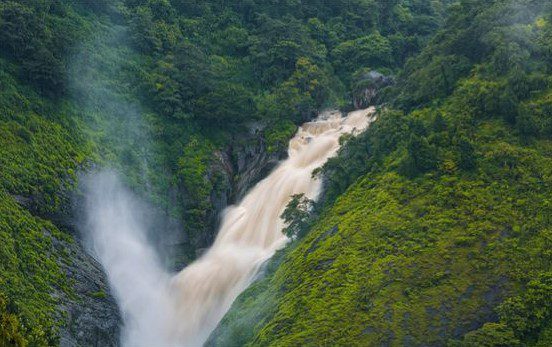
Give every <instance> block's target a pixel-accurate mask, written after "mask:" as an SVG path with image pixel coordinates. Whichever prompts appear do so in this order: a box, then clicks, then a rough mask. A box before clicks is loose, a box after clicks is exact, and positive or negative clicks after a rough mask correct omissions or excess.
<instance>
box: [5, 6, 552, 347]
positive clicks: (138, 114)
mask: <svg viewBox="0 0 552 347" xmlns="http://www.w3.org/2000/svg"><path fill="white" fill-rule="evenodd" d="M551 83H552V5H551V4H550V3H549V2H548V1H545V0H486V1H477V0H458V1H455V0H332V1H322V0H309V1H294V0H271V1H262V0H240V1H225V0H208V1H201V2H200V1H197V2H196V1H177V0H174V1H173V0H120V1H108V0H95V1H79V0H71V1H61V0H41V1H26V0H20V1H19V0H7V1H2V2H1V3H0V129H1V134H0V345H17V346H27V345H30V346H35V345H36V346H49V345H59V344H60V343H62V344H63V343H68V342H67V341H70V342H71V343H73V344H75V345H107V344H110V343H111V342H112V341H117V337H116V336H112V337H111V338H112V339H111V340H110V339H109V338H106V337H105V336H107V335H110V334H113V333H114V332H113V331H111V330H107V328H106V327H105V326H103V325H102V324H101V322H100V323H98V322H96V321H94V320H93V319H92V320H89V321H86V322H93V324H92V325H91V326H88V327H87V329H90V332H88V333H86V334H84V335H83V334H82V333H81V334H79V331H78V330H79V329H80V328H82V325H79V324H84V323H82V322H81V321H79V319H77V318H78V317H77V313H75V312H76V311H75V309H74V308H73V307H78V306H83V307H89V306H87V305H89V303H91V304H90V305H104V304H106V305H107V304H108V303H110V302H111V305H113V303H112V300H111V299H110V296H111V295H110V293H109V288H108V286H107V285H106V283H105V281H103V280H102V281H99V280H98V281H96V282H94V283H95V284H94V286H95V287H93V288H88V287H85V288H84V289H83V285H81V284H82V283H83V281H84V280H83V279H82V277H86V276H79V269H81V268H82V267H84V266H85V265H82V264H85V263H86V264H89V263H93V260H91V259H89V258H90V256H88V255H86V252H84V251H83V250H82V247H81V246H80V242H79V238H80V235H79V233H78V230H77V228H76V226H75V223H77V221H76V219H75V218H74V215H75V214H78V210H79V196H80V189H79V178H80V175H81V174H82V173H83V172H86V171H89V170H93V169H94V168H95V167H98V166H104V165H109V166H113V168H114V169H115V170H118V171H121V172H123V173H124V178H125V180H126V183H127V184H128V185H129V186H130V187H132V189H133V190H134V191H135V192H136V193H137V194H139V195H140V196H141V197H143V198H144V199H145V200H147V201H148V203H150V204H151V205H152V206H155V209H156V210H158V212H159V214H161V215H162V216H163V217H164V218H167V219H171V220H173V221H174V223H175V224H177V225H178V227H176V229H177V230H176V232H177V233H179V234H182V235H185V237H183V241H181V242H178V243H177V244H174V245H171V250H170V252H169V251H167V254H169V256H168V257H167V259H166V261H167V263H168V265H167V266H168V267H171V268H178V267H182V266H183V265H186V264H188V263H190V262H191V261H192V260H194V259H195V258H196V257H197V256H198V255H199V254H200V253H199V251H198V250H200V249H203V248H205V247H208V246H209V245H210V243H211V242H212V240H213V237H214V233H215V232H216V227H217V218H218V215H219V214H220V213H221V211H222V209H223V208H224V207H225V206H226V205H228V204H231V203H233V202H236V201H237V200H239V199H240V198H241V197H242V196H243V191H244V190H246V189H247V188H249V187H250V186H251V185H252V184H254V183H255V181H256V180H258V179H260V178H261V177H260V176H262V175H263V174H266V170H269V169H270V165H269V163H268V162H275V161H277V160H278V159H282V158H283V157H285V155H286V153H285V150H286V147H287V142H288V140H289V139H290V137H291V136H293V134H294V133H295V131H296V129H297V126H298V125H300V124H301V123H303V122H305V121H308V120H310V119H312V118H313V117H315V116H316V115H317V114H318V113H319V112H321V111H323V110H325V109H330V108H338V109H341V110H343V111H349V110H352V109H355V108H363V107H367V106H370V105H377V106H378V109H377V120H376V121H375V122H374V123H373V124H372V125H371V126H370V127H369V128H368V130H367V131H366V132H364V133H363V134H361V135H360V136H358V137H356V138H352V137H344V138H343V139H342V142H343V147H342V149H341V150H340V152H339V155H338V156H336V157H335V158H332V159H330V161H329V162H328V163H327V164H326V165H324V167H322V168H321V169H320V170H317V171H316V172H315V173H314V174H315V175H319V177H320V178H321V179H322V180H323V181H324V193H323V196H322V198H321V199H320V200H319V201H318V202H316V203H314V204H311V203H310V202H309V201H301V197H295V198H294V199H293V200H292V202H291V204H290V205H289V207H288V209H286V212H285V213H284V216H283V217H284V218H285V220H286V222H287V223H288V224H289V225H288V227H287V228H286V230H285V232H286V233H287V234H288V235H289V236H290V239H291V241H290V243H289V244H288V245H287V246H286V247H285V248H284V249H282V250H280V251H279V252H278V253H277V254H276V255H275V257H274V258H273V259H272V260H271V261H269V262H268V263H267V264H266V266H265V268H264V270H263V271H262V275H261V276H260V278H259V279H258V280H257V281H256V282H255V283H253V284H252V286H251V287H250V288H249V289H248V290H246V291H245V292H244V293H243V294H242V295H241V296H240V297H239V298H238V300H237V301H236V302H235V304H234V305H233V307H232V309H231V310H230V312H229V313H228V314H227V315H226V317H225V318H224V320H223V321H222V323H221V324H220V325H219V327H218V328H217V329H216V330H215V331H214V333H213V334H212V335H211V338H210V339H209V341H208V345H214V346H236V345H251V346H268V345H281V346H297V345H342V346H352V345H358V346H383V345H394V346H395V345H404V346H415V345H432V346H443V345H450V346H524V345H527V346H549V345H551V344H552V300H550V298H551V297H552V253H551V249H552V217H551V216H552V201H551V199H552V189H551V188H552V186H551V185H552V182H551V178H552V84H551ZM245 153H247V154H245ZM251 153H252V154H251ZM253 157H254V158H257V157H259V158H262V160H261V159H259V160H257V159H255V160H257V161H255V160H253V159H252V158H253ZM248 160H249V161H254V162H255V163H253V164H251V165H257V164H258V163H259V162H262V163H263V167H259V168H252V167H251V166H248V165H250V164H248V163H245V164H244V163H243V162H244V161H245V162H247V161H248ZM259 165H260V164H259ZM257 169H258V170H257ZM251 172H254V173H255V174H251ZM311 206H312V207H311ZM75 211H76V212H75ZM163 237H164V235H163V234H160V235H158V238H159V239H160V240H161V239H163ZM159 243H160V245H161V246H160V247H162V246H163V242H162V240H161V241H159ZM86 266H87V267H88V265H86ZM98 276H100V275H98ZM90 307H94V306H90ZM87 314H89V315H92V316H94V310H90V311H89V312H88V313H87ZM118 319H119V318H116V319H115V324H118V321H117V320H118ZM99 320H100V321H101V319H99ZM79 322H81V323H79ZM83 322H84V321H83ZM94 324H95V325H94ZM89 325H90V324H89ZM96 335H97V336H100V335H101V336H103V337H101V338H99V337H97V336H96ZM104 335H105V336H104ZM110 341H111V342H110Z"/></svg>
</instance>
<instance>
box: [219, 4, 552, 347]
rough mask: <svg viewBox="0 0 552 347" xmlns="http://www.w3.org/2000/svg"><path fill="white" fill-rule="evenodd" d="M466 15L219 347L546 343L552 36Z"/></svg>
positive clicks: (333, 172) (364, 143)
mask: <svg viewBox="0 0 552 347" xmlns="http://www.w3.org/2000/svg"><path fill="white" fill-rule="evenodd" d="M550 11H551V9H550V5H549V4H548V3H547V2H545V1H522V2H520V1H506V0H496V1H489V2H479V1H468V0H466V1H461V2H460V3H458V4H453V5H452V6H451V8H450V14H449V17H448V19H447V20H446V22H445V23H444V26H443V29H442V30H440V31H439V32H438V33H437V34H436V35H435V37H434V38H433V39H432V40H431V42H430V43H429V44H428V46H427V47H426V48H424V50H423V51H422V52H421V54H420V55H418V56H417V57H415V58H414V59H411V60H409V61H408V62H407V64H406V67H405V69H404V71H403V72H402V73H401V75H400V78H399V82H398V85H397V86H396V87H394V88H390V89H388V91H387V93H386V95H387V101H388V104H387V106H385V107H383V108H381V109H380V111H379V115H378V120H377V121H376V122H375V123H374V124H373V125H372V126H371V128H370V129H369V130H368V131H367V132H366V133H365V134H364V135H363V136H361V137H360V138H358V139H352V140H349V141H348V143H347V145H346V146H345V148H344V149H343V150H342V151H341V155H340V156H339V157H338V158H336V159H334V160H332V161H331V162H330V163H328V164H327V165H326V167H325V168H324V170H323V172H324V173H325V174H326V177H327V184H326V187H327V190H326V195H325V199H324V200H323V202H322V203H321V206H318V208H317V211H316V214H317V215H318V216H316V215H315V216H312V217H311V218H310V219H311V220H312V221H311V222H310V223H311V224H310V227H309V230H308V233H307V235H306V236H305V237H303V238H300V239H298V240H295V241H293V242H292V243H291V244H290V245H289V246H288V247H287V248H286V249H284V250H283V251H282V252H281V253H280V254H279V255H277V256H276V257H275V260H273V262H272V263H271V264H269V265H268V267H267V271H266V272H265V274H264V278H262V279H260V280H259V281H257V282H256V283H255V284H253V285H252V286H251V287H250V288H249V289H248V290H247V291H246V292H244V293H243V294H242V295H241V296H240V298H238V300H237V302H236V303H235V304H234V306H233V308H232V310H231V311H230V312H229V313H228V314H227V316H226V317H225V319H224V320H223V322H222V324H221V325H220V326H219V328H218V329H217V330H216V331H215V332H214V333H213V335H212V336H211V339H210V343H211V344H212V345H217V346H232V345H236V344H247V345H255V346H257V345H259V346H268V345H271V346H272V345H274V346H295V345H343V346H353V345H358V346H372V345H374V346H380V345H394V346H396V345H408V346H411V345H434V346H442V345H451V346H456V345H459V346H516V345H531V346H532V345H535V346H548V345H550V344H551V343H552V325H551V324H552V323H551V322H552V305H551V301H550V297H551V296H552V272H551V271H552V258H551V253H550V249H551V246H552V244H551V234H550V231H551V223H552V219H551V218H550V216H552V209H551V208H552V205H551V202H550V197H551V196H552V186H551V184H552V182H551V174H552V156H551V154H552V151H551V150H552V142H551V140H550V139H551V135H552V132H551V131H552V127H551V125H552V104H551V100H552V99H551V95H552V94H551V93H552V89H551V84H550V83H551V82H552V80H551V77H550V76H551V75H550V73H551V71H552V70H551V69H552V61H551V60H550V57H551V56H552V55H551V47H552V46H551V44H552V36H551V34H552V25H551V20H552V17H551V12H550Z"/></svg>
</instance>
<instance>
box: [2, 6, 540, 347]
mask: <svg viewBox="0 0 552 347" xmlns="http://www.w3.org/2000/svg"><path fill="white" fill-rule="evenodd" d="M441 13H443V8H442V6H441V4H440V3H439V2H434V1H433V2H432V1H425V0H415V1H402V0H400V1H394V2H392V3H391V2H388V1H385V2H381V1H364V0H355V1H331V2H327V1H311V2H309V3H307V4H299V3H297V2H289V1H280V2H271V3H267V2H265V1H245V2H239V3H238V2H236V3H233V2H230V3H228V2H221V1H218V0H213V1H202V2H198V3H196V2H190V1H184V2H181V1H168V0H124V1H123V0H121V1H105V0H99V1H57V0H46V1H34V2H33V1H23V0H9V1H2V2H1V3H0V42H2V45H1V47H0V85H1V88H0V134H1V136H0V167H1V170H0V211H2V213H0V237H1V239H2V247H0V258H1V259H2V262H1V264H0V283H1V288H2V289H1V292H2V293H0V294H2V295H4V296H5V299H2V302H1V305H0V318H1V322H2V325H1V327H2V328H1V330H0V331H1V335H0V336H1V338H2V340H1V343H2V344H18V345H25V344H29V345H52V344H56V343H57V338H58V336H57V335H58V334H57V331H58V329H59V327H61V326H63V324H64V319H65V318H64V316H63V314H62V313H61V312H58V309H57V307H58V304H59V300H60V298H59V295H58V294H59V292H63V293H64V294H63V295H72V289H71V284H70V283H71V279H69V278H66V275H65V274H64V273H63V271H62V270H61V268H60V264H61V263H62V262H64V261H69V262H70V261H71V260H70V259H67V256H66V254H65V253H64V250H63V247H62V246H59V245H60V244H63V242H73V241H72V237H71V236H70V230H66V229H67V227H68V225H69V224H70V223H69V218H70V215H71V213H72V211H71V196H72V195H73V193H74V191H75V189H76V187H77V183H78V182H77V180H78V173H79V172H81V171H85V170H88V169H91V168H94V167H96V166H98V165H108V166H112V167H113V168H114V169H116V170H119V171H121V172H124V175H125V179H126V181H127V183H128V184H129V185H130V186H131V187H133V188H134V189H135V190H136V191H137V192H138V193H139V194H141V195H142V196H143V197H145V198H146V199H147V200H149V201H151V202H152V203H154V204H155V205H156V206H159V208H160V210H163V211H166V212H167V213H168V214H170V215H171V216H173V217H176V218H178V219H180V220H182V224H183V225H185V226H186V232H187V234H188V235H192V238H194V237H193V236H196V235H198V234H201V233H205V232H207V231H208V230H206V228H207V227H206V221H205V219H206V216H208V215H209V214H210V213H212V211H213V209H214V207H213V206H212V202H211V200H210V196H211V194H212V192H213V191H219V190H224V189H227V187H225V185H227V184H229V183H228V182H225V181H224V180H223V179H221V173H220V172H218V171H217V170H220V168H219V167H217V163H216V160H215V158H214V156H213V153H214V152H215V151H227V150H229V148H232V144H233V143H240V144H241V142H242V141H243V140H242V139H241V137H242V136H241V135H242V134H244V133H245V132H246V131H248V130H247V129H248V127H249V126H250V124H251V122H252V121H254V122H255V123H258V125H260V126H259V127H260V128H261V129H262V130H261V131H260V133H259V134H258V135H257V136H260V137H263V138H264V143H266V147H267V151H268V152H280V151H283V150H284V149H285V147H286V144H287V140H288V139H289V137H291V136H292V135H293V133H294V132H295V130H296V126H297V124H298V123H300V122H303V121H304V120H305V119H308V118H310V117H312V116H313V115H314V114H316V113H317V112H318V111H319V110H320V109H321V108H324V107H330V106H341V105H347V104H349V103H350V101H349V99H350V97H349V89H350V86H349V84H350V83H351V82H350V81H351V77H350V76H351V75H352V74H354V73H355V72H356V71H357V70H359V69H380V70H381V69H384V70H385V69H386V70H385V71H389V72H390V71H395V70H397V69H399V68H400V67H401V66H402V64H403V63H404V61H405V59H406V58H407V57H409V56H411V55H413V54H415V53H416V52H417V51H418V50H419V49H420V48H421V47H422V46H423V45H424V42H425V41H426V40H427V38H428V37H429V35H430V34H431V33H432V32H433V31H434V30H435V29H436V28H437V27H438V25H439V23H440V21H441V19H440V18H441ZM372 44H377V47H376V46H373V47H371V46H370V45H372ZM375 48H377V49H375ZM363 71H364V70H363ZM357 74H358V73H357ZM528 107H529V106H528ZM535 112H542V110H541V108H539V107H535ZM219 166H220V165H219ZM175 192H176V193H175ZM175 202H176V203H175ZM59 240H63V242H61V243H60V242H58V241H59ZM204 246H206V245H203V244H202V245H196V247H204ZM190 248H193V247H190ZM186 251H187V252H189V253H190V256H189V258H193V257H194V256H195V250H194V249H189V250H188V249H187V250H186ZM102 293H103V292H102V291H99V292H94V293H90V295H91V296H93V297H96V298H98V299H101V298H103V296H104V294H102Z"/></svg>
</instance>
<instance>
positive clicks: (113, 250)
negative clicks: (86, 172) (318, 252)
mask: <svg viewBox="0 0 552 347" xmlns="http://www.w3.org/2000/svg"><path fill="white" fill-rule="evenodd" d="M372 114H373V108H369V109H366V110H359V111H355V112H351V113H350V114H349V115H348V116H347V117H342V116H341V114H339V113H331V114H325V115H322V116H320V117H319V118H318V119H317V120H315V121H313V122H308V123H305V124H304V125H303V126H302V127H301V128H300V129H299V130H298V132H297V134H296V135H295V136H294V138H293V139H291V140H290V142H289V149H288V154H289V158H288V159H286V160H284V161H282V162H281V163H280V165H278V167H277V168H276V169H275V170H274V171H273V172H272V173H270V174H269V175H268V176H267V177H266V178H265V179H263V180H262V181H260V182H259V183H257V185H256V186H255V187H253V188H252V189H251V190H250V191H249V192H248V194H247V195H246V196H245V197H244V198H243V200H242V201H241V202H240V203H239V204H238V205H235V206H231V207H229V208H227V209H226V211H225V212H224V215H223V218H222V222H221V227H220V230H219V232H218V235H217V238H216V240H215V242H214V244H213V246H212V247H211V248H210V249H209V250H208V251H207V252H206V253H205V254H204V255H203V256H202V257H201V258H199V259H198V260H197V261H195V262H194V263H192V264H190V265H189V266H188V267H186V268H185V269H183V270H182V271H181V272H180V273H178V274H176V275H173V276H171V275H169V274H168V273H167V272H166V271H165V270H164V269H163V267H162V266H161V264H160V262H159V259H158V258H157V256H156V252H155V250H154V249H153V247H152V246H151V245H150V243H149V242H148V238H147V230H149V229H151V228H152V227H153V226H151V225H148V221H147V220H145V218H144V217H143V216H144V208H145V207H144V206H143V205H141V204H140V203H138V202H137V201H136V198H135V197H134V196H133V195H132V194H131V193H130V192H129V191H128V190H127V189H126V188H125V187H124V186H123V185H122V184H121V183H120V181H119V180H118V178H117V176H116V175H115V174H114V173H113V172H100V173H96V174H92V175H90V176H89V177H88V178H87V179H86V180H85V182H84V183H85V188H86V197H87V198H86V211H87V221H88V223H87V231H88V232H87V235H88V244H89V245H90V248H91V250H92V252H94V254H96V256H97V258H98V259H99V260H100V262H101V263H102V265H103V266H104V268H105V269H106V272H107V275H108V278H109V281H110V284H111V286H112V288H113V290H114V294H115V297H116V299H117V301H118V304H119V307H120V309H121V312H122V314H123V319H124V329H123V337H122V342H123V344H124V345H128V346H153V345H155V346H201V345H202V344H203V343H204V342H205V340H206V339H207V338H208V336H209V334H210V333H211V332H212V330H213V329H214V328H215V327H216V325H217V324H218V322H219V321H220V320H221V319H222V317H223V316H224V314H225V313H226V312H227V311H228V309H229V308H230V306H231V304H232V302H233V301H234V300H235V299H236V297H237V296H238V295H239V294H240V293H241V292H242V291H243V290H244V289H245V288H246V287H247V286H248V285H249V284H250V283H251V281H252V280H253V279H254V277H255V275H256V273H257V272H258V270H259V268H260V267H261V265H262V264H263V263H264V262H265V261H266V260H267V259H269V258H270V257H271V256H272V255H273V254H274V252H275V251H276V250H277V249H279V248H281V247H282V246H283V245H284V244H285V243H286V242H287V238H286V236H285V235H284V234H282V228H283V226H284V225H283V221H282V220H281V218H280V215H281V214H282V212H283V210H284V209H285V207H286V205H287V203H288V202H289V200H290V197H291V196H292V195H294V194H299V193H304V194H305V195H306V196H307V197H308V198H310V199H316V198H317V197H318V195H319V193H320V190H321V182H320V180H319V179H317V178H315V177H312V172H313V170H314V169H316V168H318V167H320V166H321V165H323V164H324V163H325V162H326V161H327V159H328V158H330V157H331V156H333V155H335V153H336V152H337V150H338V149H339V138H340V136H341V135H343V134H346V133H353V134H355V133H358V132H359V131H362V130H363V129H364V128H366V127H367V126H368V125H369V123H370V120H371V118H370V116H371V115H372Z"/></svg>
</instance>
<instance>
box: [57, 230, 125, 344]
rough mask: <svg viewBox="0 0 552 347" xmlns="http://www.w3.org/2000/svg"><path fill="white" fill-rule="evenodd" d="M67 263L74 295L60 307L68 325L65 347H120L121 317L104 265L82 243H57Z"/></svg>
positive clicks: (64, 332)
mask: <svg viewBox="0 0 552 347" xmlns="http://www.w3.org/2000/svg"><path fill="white" fill-rule="evenodd" d="M54 246H55V247H56V248H63V249H64V250H65V253H66V255H67V260H66V261H62V262H61V266H62V269H63V271H65V273H66V275H67V278H68V279H69V281H70V283H72V289H73V293H72V295H67V294H65V293H62V292H57V293H53V295H55V296H59V297H61V300H60V302H61V304H60V306H59V310H60V312H62V313H63V315H64V317H60V319H61V320H62V321H64V322H65V324H64V326H63V327H62V328H61V330H60V345H61V346H117V345H119V330H120V326H121V322H122V321H121V316H120V314H119V309H118V307H117V303H116V302H115V299H114V298H113V296H112V294H111V292H110V289H109V285H108V283H107V278H106V275H105V273H104V271H103V269H102V267H101V265H100V264H99V263H98V262H97V261H96V260H95V259H94V258H92V257H91V256H90V255H88V253H86V251H85V250H84V249H83V248H82V246H80V244H79V243H78V242H70V241H59V240H57V241H55V244H54Z"/></svg>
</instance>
